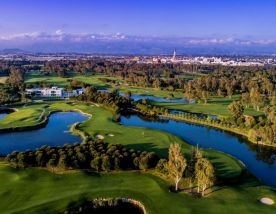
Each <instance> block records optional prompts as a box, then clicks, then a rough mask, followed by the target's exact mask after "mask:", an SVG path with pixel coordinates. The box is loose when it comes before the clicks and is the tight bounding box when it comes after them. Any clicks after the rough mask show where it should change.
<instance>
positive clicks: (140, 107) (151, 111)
mask: <svg viewBox="0 0 276 214" xmlns="http://www.w3.org/2000/svg"><path fill="white" fill-rule="evenodd" d="M135 109H136V110H137V111H138V112H139V113H141V114H144V115H149V116H157V115H160V114H167V113H168V109H167V108H162V107H157V106H154V105H151V104H150V101H149V100H147V99H142V100H139V101H137V102H136V103H135Z"/></svg>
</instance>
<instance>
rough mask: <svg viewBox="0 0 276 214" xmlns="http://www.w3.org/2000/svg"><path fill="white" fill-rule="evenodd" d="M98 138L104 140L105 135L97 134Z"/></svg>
mask: <svg viewBox="0 0 276 214" xmlns="http://www.w3.org/2000/svg"><path fill="white" fill-rule="evenodd" d="M96 139H99V140H103V139H104V136H102V135H100V134H98V135H96Z"/></svg>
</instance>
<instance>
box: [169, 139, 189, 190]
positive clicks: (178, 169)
mask: <svg viewBox="0 0 276 214" xmlns="http://www.w3.org/2000/svg"><path fill="white" fill-rule="evenodd" d="M186 166H187V163H186V159H185V158H184V156H183V155H182V153H181V146H180V145H179V144H177V143H175V144H171V145H170V148H169V160H168V164H167V169H168V172H169V175H171V176H172V177H173V178H174V182H175V191H177V190H178V183H179V181H180V180H181V178H182V176H183V172H184V170H185V168H186Z"/></svg>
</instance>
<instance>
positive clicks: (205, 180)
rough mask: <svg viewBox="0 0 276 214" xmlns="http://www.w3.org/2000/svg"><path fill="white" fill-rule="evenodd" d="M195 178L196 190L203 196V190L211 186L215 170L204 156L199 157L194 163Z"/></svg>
mask: <svg viewBox="0 0 276 214" xmlns="http://www.w3.org/2000/svg"><path fill="white" fill-rule="evenodd" d="M195 178H196V180H197V191H198V193H199V192H200V191H201V194H202V196H204V193H205V190H206V189H207V188H209V187H211V186H212V185H213V184H214V181H215V170H214V167H213V165H212V164H211V162H210V161H209V160H207V159H206V158H199V159H198V160H197V162H196V163H195Z"/></svg>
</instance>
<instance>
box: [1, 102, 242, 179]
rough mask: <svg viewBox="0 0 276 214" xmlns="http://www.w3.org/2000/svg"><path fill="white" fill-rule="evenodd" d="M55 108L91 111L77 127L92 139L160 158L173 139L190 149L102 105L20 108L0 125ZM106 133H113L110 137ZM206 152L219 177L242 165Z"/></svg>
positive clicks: (230, 174) (231, 174)
mask: <svg viewBox="0 0 276 214" xmlns="http://www.w3.org/2000/svg"><path fill="white" fill-rule="evenodd" d="M57 110H60V111H69V110H81V111H83V112H86V113H89V114H91V115H92V117H91V118H90V119H89V120H87V121H85V122H83V123H82V124H80V126H79V130H81V131H83V132H85V133H86V134H87V135H89V136H90V137H92V138H95V136H96V135H102V136H104V138H105V141H106V142H108V143H116V144H123V145H125V146H126V147H128V148H133V149H137V150H145V151H154V152H156V153H157V154H158V155H160V156H162V157H167V151H168V147H169V144H170V143H173V142H178V143H180V144H181V145H182V149H183V152H184V153H185V154H186V155H187V154H189V152H190V149H191V146H190V145H189V144H187V143H185V142H183V141H182V140H181V139H180V138H178V137H176V136H174V135H171V134H169V133H167V132H163V131H158V130H153V129H147V128H143V127H128V126H122V125H119V124H117V123H114V122H113V121H112V118H113V114H112V113H111V112H110V111H108V110H106V109H104V108H102V107H97V106H96V105H85V104H75V105H71V104H67V103H65V102H62V101H60V102H52V103H51V102H49V103H44V104H36V105H31V106H26V107H22V108H19V110H18V111H17V112H14V113H11V114H10V115H8V116H7V117H6V118H5V119H3V120H0V127H3V128H12V127H15V126H16V127H24V126H28V124H29V123H28V122H26V121H27V120H29V121H32V125H35V124H36V123H39V120H38V118H39V117H40V115H41V113H42V112H43V111H44V112H45V113H49V112H51V111H57ZM27 113H28V114H27ZM109 134H112V135H113V136H109ZM205 153H206V155H207V156H208V157H209V158H210V159H211V160H212V162H213V164H214V165H215V166H217V174H218V175H219V176H221V177H235V176H237V175H239V174H240V173H241V172H242V170H243V167H241V166H240V164H239V163H238V162H237V161H236V160H234V159H233V158H231V157H230V156H227V155H225V154H223V153H220V152H216V151H211V150H205Z"/></svg>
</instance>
